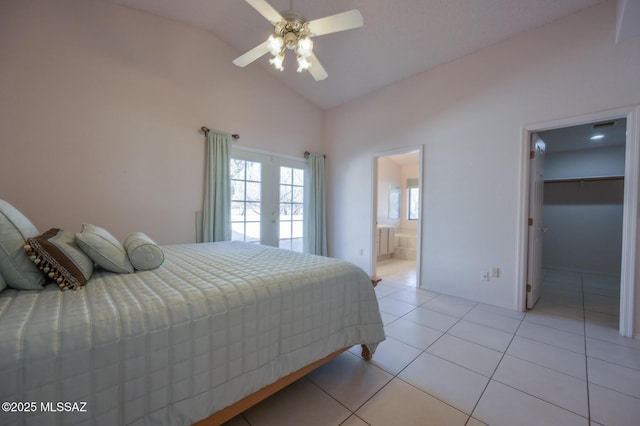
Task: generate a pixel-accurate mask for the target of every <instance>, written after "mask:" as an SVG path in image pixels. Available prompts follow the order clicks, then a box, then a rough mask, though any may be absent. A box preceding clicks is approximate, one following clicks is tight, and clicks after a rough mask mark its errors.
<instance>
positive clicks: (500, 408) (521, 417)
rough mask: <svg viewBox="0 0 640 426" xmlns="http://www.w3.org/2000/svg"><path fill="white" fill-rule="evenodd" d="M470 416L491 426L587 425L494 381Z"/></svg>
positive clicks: (551, 405) (564, 412) (551, 406)
mask: <svg viewBox="0 0 640 426" xmlns="http://www.w3.org/2000/svg"><path fill="white" fill-rule="evenodd" d="M473 417H475V418H477V419H479V420H480V421H482V422H484V423H486V424H488V425H491V426H503V425H504V426H513V425H518V426H540V425H562V426H574V425H575V426H588V425H589V420H587V419H586V418H584V417H581V416H579V415H577V414H575V413H572V412H570V411H567V410H565V409H564V408H560V407H558V406H556V405H553V404H550V403H548V402H546V401H543V400H541V399H538V398H536V397H534V396H531V395H529V394H527V393H525V392H522V391H519V390H517V389H514V388H512V387H509V386H506V385H503V384H502V383H498V382H496V381H493V380H492V381H491V382H490V383H489V386H487V389H486V390H485V392H484V394H483V395H482V398H480V402H479V403H478V406H477V407H476V409H475V410H474V411H473Z"/></svg>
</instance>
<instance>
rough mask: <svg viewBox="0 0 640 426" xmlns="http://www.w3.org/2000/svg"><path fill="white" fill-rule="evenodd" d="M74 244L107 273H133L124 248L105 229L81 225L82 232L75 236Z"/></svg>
mask: <svg viewBox="0 0 640 426" xmlns="http://www.w3.org/2000/svg"><path fill="white" fill-rule="evenodd" d="M76 244H78V247H80V249H81V250H82V251H83V252H84V253H85V254H86V255H87V256H89V257H90V258H91V260H93V261H94V262H95V263H96V264H98V265H99V266H102V267H103V268H104V269H106V270H107V271H111V272H117V273H120V274H131V273H133V265H131V262H129V258H128V257H127V252H126V251H125V249H124V247H122V244H120V242H119V241H118V240H117V239H116V238H115V237H114V236H113V235H111V234H110V233H109V232H107V230H106V229H103V228H100V227H99V226H94V225H89V224H86V223H83V224H82V232H78V233H77V234H76Z"/></svg>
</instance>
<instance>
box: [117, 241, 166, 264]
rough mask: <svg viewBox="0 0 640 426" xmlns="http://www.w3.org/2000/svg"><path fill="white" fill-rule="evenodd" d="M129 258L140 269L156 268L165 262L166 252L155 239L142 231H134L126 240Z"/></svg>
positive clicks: (125, 246) (125, 244)
mask: <svg viewBox="0 0 640 426" xmlns="http://www.w3.org/2000/svg"><path fill="white" fill-rule="evenodd" d="M124 248H125V250H127V255H129V260H130V261H131V264H132V265H133V267H134V268H136V269H138V270H140V271H148V270H150V269H156V268H158V267H159V266H160V265H162V262H164V252H163V251H162V249H161V248H160V246H159V245H157V244H156V243H155V242H153V240H152V239H151V238H149V237H147V236H146V235H144V234H143V233H142V232H134V233H133V234H131V235H129V236H128V237H127V239H126V240H125V241H124Z"/></svg>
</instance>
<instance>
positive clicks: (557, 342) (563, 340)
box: [517, 321, 585, 354]
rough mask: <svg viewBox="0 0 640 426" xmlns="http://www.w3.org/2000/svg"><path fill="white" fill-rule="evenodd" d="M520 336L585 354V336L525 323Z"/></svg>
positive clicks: (519, 331)
mask: <svg viewBox="0 0 640 426" xmlns="http://www.w3.org/2000/svg"><path fill="white" fill-rule="evenodd" d="M517 335H518V336H522V337H526V338H527V339H531V340H536V341H538V342H542V343H546V344H549V345H553V346H557V347H559V348H564V349H567V350H570V351H573V352H576V353H580V354H584V353H585V352H584V350H585V349H584V345H585V342H584V335H582V334H575V333H569V332H567V331H562V330H558V329H557V328H551V327H547V326H544V325H539V324H535V323H532V322H526V321H523V323H522V325H521V326H520V328H519V329H518V333H517Z"/></svg>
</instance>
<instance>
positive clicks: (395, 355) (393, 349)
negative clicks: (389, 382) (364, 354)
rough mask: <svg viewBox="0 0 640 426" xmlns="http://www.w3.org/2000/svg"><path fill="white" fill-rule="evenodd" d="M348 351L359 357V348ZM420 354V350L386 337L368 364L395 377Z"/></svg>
mask: <svg viewBox="0 0 640 426" xmlns="http://www.w3.org/2000/svg"><path fill="white" fill-rule="evenodd" d="M349 351H350V352H352V353H354V354H355V355H358V356H360V347H359V346H358V347H355V346H354V347H353V348H352V349H350V350H349ZM421 353H422V351H421V350H420V349H418V348H414V347H413V346H411V345H408V344H406V343H403V342H401V341H400V340H396V339H394V338H393V337H390V336H387V340H385V341H384V342H382V343H380V344H379V345H378V348H377V349H376V353H375V354H373V358H372V359H371V361H369V362H370V363H371V364H373V365H375V366H377V367H380V368H382V369H383V370H385V371H386V372H388V373H391V374H393V375H396V374H398V373H399V372H400V371H401V370H402V369H403V368H405V367H406V366H407V365H409V364H410V363H411V361H413V360H414V359H416V358H417V357H418V355H420V354H421Z"/></svg>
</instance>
